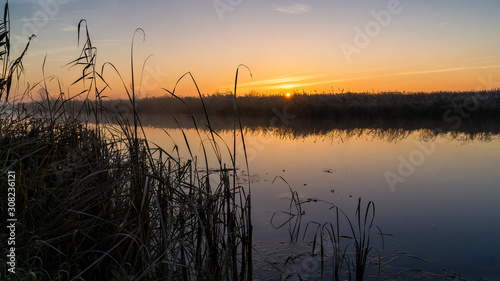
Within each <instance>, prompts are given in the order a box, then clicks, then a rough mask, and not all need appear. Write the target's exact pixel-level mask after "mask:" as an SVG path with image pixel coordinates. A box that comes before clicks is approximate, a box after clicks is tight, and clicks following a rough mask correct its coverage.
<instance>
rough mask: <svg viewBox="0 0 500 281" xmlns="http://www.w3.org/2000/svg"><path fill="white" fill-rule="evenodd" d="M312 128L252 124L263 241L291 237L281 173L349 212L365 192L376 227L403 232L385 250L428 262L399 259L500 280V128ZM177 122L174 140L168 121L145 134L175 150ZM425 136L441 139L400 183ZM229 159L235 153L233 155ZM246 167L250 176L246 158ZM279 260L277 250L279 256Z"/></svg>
mask: <svg viewBox="0 0 500 281" xmlns="http://www.w3.org/2000/svg"><path fill="white" fill-rule="evenodd" d="M188 121H189V120H188ZM197 122H198V123H197V124H198V125H199V127H200V128H203V126H206V125H203V124H204V122H203V118H199V120H198V121H197ZM226 122H227V123H226V125H225V126H223V127H222V128H221V127H219V126H220V123H217V122H215V121H214V122H212V124H214V126H218V127H217V128H218V131H217V135H218V136H219V137H220V141H224V142H226V143H229V144H231V143H232V138H233V131H232V128H233V126H234V124H233V123H232V122H231V121H230V120H229V121H227V120H226ZM243 123H244V124H245V122H243ZM326 123H328V122H326ZM145 124H147V123H145V122H143V125H145ZM159 124H161V122H159V123H158V125H159ZM170 124H171V123H170ZM191 124H192V122H191ZM205 124H206V123H205ZM217 124H219V125H217ZM149 125H151V123H149ZM171 125H172V124H171ZM313 125H314V124H310V123H309V124H308V123H301V124H299V122H295V123H293V122H292V123H290V124H289V126H282V127H281V128H279V127H266V126H263V125H255V126H252V125H249V124H248V123H246V125H245V127H244V133H245V143H246V146H247V153H248V156H249V163H250V175H251V178H252V179H253V182H252V206H253V211H252V213H253V216H254V220H253V224H254V238H255V241H256V243H283V242H288V239H287V237H288V236H289V235H288V234H287V233H286V231H285V232H282V231H281V232H280V231H279V230H274V229H273V228H272V226H271V225H270V223H269V222H270V220H271V218H272V216H273V214H274V213H275V212H276V211H281V210H286V208H287V206H289V202H290V190H289V187H288V186H287V184H284V183H283V182H281V181H274V179H275V178H276V177H277V176H280V177H282V178H284V179H286V181H287V183H288V184H289V185H290V186H291V187H292V189H293V190H294V191H296V192H297V193H298V194H299V195H300V198H305V199H307V200H309V199H318V200H316V201H318V202H330V203H332V204H334V205H335V206H339V207H340V208H341V209H342V210H345V211H346V212H350V213H354V210H355V205H356V202H357V199H358V198H359V197H361V198H362V199H363V200H364V201H373V202H375V203H376V206H377V224H378V225H379V226H380V227H381V228H382V229H383V231H384V232H386V233H391V234H394V235H395V236H394V237H393V238H391V239H387V241H386V252H385V253H384V255H387V256H391V255H394V253H396V252H412V253H413V252H417V253H420V254H421V256H422V257H423V258H425V259H426V260H429V263H424V262H421V261H415V260H411V259H406V260H404V259H403V258H401V259H398V260H396V261H395V262H394V263H391V266H402V267H406V268H408V267H412V268H418V269H424V270H428V271H432V272H440V269H441V268H447V269H449V270H450V271H458V272H460V273H461V274H465V275H469V276H471V277H473V278H474V279H473V280H476V279H478V278H480V277H489V278H493V280H496V279H498V277H500V270H499V269H498V268H497V267H496V265H497V264H498V262H500V254H499V253H500V244H498V243H497V240H498V237H499V236H500V225H498V221H499V220H500V215H499V214H500V209H499V207H498V202H497V201H498V198H500V190H499V189H498V188H497V183H498V182H500V174H499V173H498V171H497V170H498V166H499V165H500V142H499V141H498V140H499V139H500V138H499V131H498V130H497V129H495V128H496V127H495V126H493V125H491V124H490V125H488V126H486V125H485V124H482V126H481V127H477V128H476V127H471V128H470V129H468V130H465V128H466V127H462V128H461V129H462V130H437V129H435V128H436V127H430V128H425V127H422V126H415V127H413V128H412V126H401V127H389V128H386V127H384V126H379V127H376V126H374V127H349V126H344V127H342V126H330V127H328V126H326V127H315V126H313ZM178 127H179V124H176V125H175V126H174V125H172V126H170V127H167V128H166V130H167V131H168V132H169V133H170V135H171V136H172V138H173V140H171V139H170V138H168V137H166V134H165V132H164V131H163V129H165V128H163V127H158V128H154V127H153V126H151V127H147V128H145V131H146V134H147V135H148V138H149V140H151V141H152V142H154V143H156V144H158V145H160V146H162V147H165V148H169V147H173V145H172V142H175V143H176V144H178V145H179V146H182V144H183V143H184V142H185V140H184V138H183V134H182V133H181V132H180V129H172V128H178ZM187 127H189V126H187ZM437 128H439V127H437ZM481 128H489V129H488V130H482V129H481ZM182 130H183V132H184V134H185V135H186V137H187V139H188V140H189V141H190V143H191V147H192V148H197V147H198V148H199V145H197V144H196V141H200V137H199V136H198V132H196V131H195V130H194V129H189V128H183V129H182ZM200 132H201V135H202V137H201V141H203V140H204V139H206V138H210V137H209V134H208V131H203V130H200ZM424 142H425V143H427V147H429V146H431V145H432V146H433V150H432V153H431V154H429V155H426V158H425V159H424V160H425V161H422V162H419V163H417V164H418V165H415V166H414V167H413V168H414V170H413V172H412V173H411V174H409V175H405V177H404V181H403V182H398V183H397V185H396V186H395V188H394V189H391V188H390V186H389V185H388V182H387V181H386V178H385V177H384V174H385V173H386V172H388V171H389V172H392V173H394V174H398V169H399V168H400V166H401V159H402V158H404V159H406V160H408V159H409V158H410V157H411V155H412V153H414V151H416V150H418V149H419V145H418V144H417V143H424ZM221 147H222V145H221ZM180 149H181V155H182V154H183V153H184V155H187V152H186V151H184V152H182V147H180ZM199 152H200V153H201V149H200V151H199ZM193 153H196V149H193ZM238 153H243V151H242V150H239V151H238ZM209 158H210V157H209ZM226 159H229V156H227V155H226ZM239 159H240V160H242V159H243V158H242V157H239ZM238 168H239V171H241V172H242V173H248V171H246V166H245V165H244V163H240V164H239V167H238ZM243 170H244V171H243ZM332 190H333V192H332ZM302 206H303V208H304V210H305V215H304V217H303V221H304V222H308V221H316V222H319V223H325V222H328V221H330V220H331V212H329V211H328V208H329V207H330V206H331V205H329V204H321V203H315V200H309V201H308V202H307V203H304V204H303V205H302ZM266 245H267V244H266ZM269 247H274V246H269ZM291 254H292V253H291ZM278 258H279V257H277V256H275V257H272V259H273V260H276V259H278ZM282 262H284V261H282ZM273 272H274V271H273ZM438 279H439V278H438Z"/></svg>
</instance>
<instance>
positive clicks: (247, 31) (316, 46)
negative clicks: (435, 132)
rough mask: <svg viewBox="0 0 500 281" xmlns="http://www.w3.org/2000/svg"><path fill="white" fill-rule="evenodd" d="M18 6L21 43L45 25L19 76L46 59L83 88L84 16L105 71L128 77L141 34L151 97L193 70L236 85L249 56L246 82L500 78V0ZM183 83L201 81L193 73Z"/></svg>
mask: <svg viewBox="0 0 500 281" xmlns="http://www.w3.org/2000/svg"><path fill="white" fill-rule="evenodd" d="M9 7H10V18H11V42H12V46H13V53H14V54H15V53H20V52H21V51H22V49H23V45H24V44H25V42H26V40H27V37H28V36H29V35H31V34H35V35H36V38H35V39H34V40H33V41H32V43H31V45H30V48H29V51H28V54H27V56H26V58H25V61H24V65H25V69H26V74H25V76H24V77H23V78H22V79H21V84H23V83H30V85H33V84H35V83H36V82H39V81H41V80H42V79H43V77H44V76H43V72H42V66H43V65H44V73H45V77H48V76H55V77H58V78H59V79H60V81H61V82H62V88H63V91H64V92H67V93H73V94H74V93H77V92H78V91H79V90H78V87H81V83H78V84H76V85H71V84H72V83H73V82H74V81H75V80H76V79H77V78H78V76H79V75H81V71H82V69H81V68H69V67H68V66H65V64H67V63H68V62H70V61H72V60H73V59H75V58H77V57H78V55H79V54H80V49H81V46H82V45H81V42H80V46H79V45H78V32H77V26H78V23H79V21H80V20H81V19H85V20H86V22H87V24H88V29H89V34H90V37H91V40H92V43H93V45H94V46H95V47H96V48H97V63H98V69H99V71H100V69H101V65H103V64H104V63H105V62H110V63H112V64H113V65H114V66H115V67H116V68H117V69H118V71H119V72H120V75H121V76H122V77H123V79H124V80H125V86H126V87H130V86H131V44H132V40H133V38H135V39H134V40H133V42H134V50H133V51H134V52H133V53H134V73H135V76H136V77H135V85H136V89H139V86H140V91H138V93H140V95H141V96H142V97H144V96H159V95H163V94H165V93H166V91H164V90H163V88H165V89H169V90H172V89H173V88H174V86H175V84H176V82H177V81H178V79H179V78H180V77H181V76H182V75H183V74H185V73H186V72H190V73H191V74H192V75H193V77H194V78H195V80H196V83H197V85H198V87H199V89H200V91H201V92H202V93H203V94H212V93H215V92H222V93H224V92H227V91H232V90H233V88H234V81H235V74H236V69H237V67H238V66H239V65H240V64H244V65H246V66H248V68H249V69H250V71H251V73H252V76H250V75H249V71H248V70H247V69H246V68H240V72H239V74H240V75H239V78H238V92H239V93H241V94H244V93H249V92H257V93H260V94H271V93H286V92H294V91H298V92H302V91H305V92H309V93H314V92H317V93H322V92H335V93H337V92H342V91H343V92H347V91H351V92H381V91H406V92H416V91H441V90H442V91H467V90H479V89H491V88H500V17H498V14H499V13H500V1H497V0H476V1H463V0H440V1H437V0H371V1H368V0H363V1H361V0H349V1H347V0H344V1H339V0H329V1H326V0H321V1H320V0H297V1H289V0H267V1H264V0H171V1H160V0H143V1H137V0H136V1H132V0H113V1H97V0H86V1H83V0H17V1H10V2H9ZM137 28H141V29H142V30H143V31H144V35H145V36H143V33H141V32H139V33H135V31H136V29H137ZM134 34H135V37H134ZM44 60H45V64H44ZM142 69H144V70H143V71H142V73H143V75H142V79H141V77H140V76H141V75H140V73H141V70H142ZM103 77H104V79H105V80H106V81H107V82H108V83H109V85H110V86H111V90H109V91H106V92H105V93H106V94H107V95H108V96H110V97H125V91H124V88H123V87H124V86H123V85H122V84H121V82H120V81H119V80H118V75H116V73H114V72H113V70H112V68H111V67H109V66H107V67H105V68H104V73H103ZM54 81H55V80H52V82H51V83H50V85H51V86H50V87H55V84H56V83H55V82H54ZM176 90H177V93H179V94H180V95H194V94H195V93H196V88H195V86H194V83H193V82H192V81H191V80H190V79H183V80H181V82H180V83H179V85H178V87H177V89H176Z"/></svg>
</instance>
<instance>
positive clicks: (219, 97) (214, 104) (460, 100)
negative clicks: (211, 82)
mask: <svg viewBox="0 0 500 281" xmlns="http://www.w3.org/2000/svg"><path fill="white" fill-rule="evenodd" d="M232 99H233V94H232V93H228V94H221V93H217V94H212V95H204V101H205V105H206V107H208V108H210V114H211V116H213V117H222V118H224V117H231V112H232V106H231V103H232ZM237 100H238V104H239V105H240V106H239V111H240V115H241V117H242V118H248V117H252V118H264V119H269V118H272V117H274V115H275V110H278V111H280V112H282V109H283V108H285V107H286V112H288V113H293V114H297V115H299V116H300V118H302V119H303V120H318V119H329V120H335V121H350V120H360V121H362V120H364V121H377V120H379V119H390V118H397V119H402V120H415V119H426V120H443V115H444V114H445V113H447V112H448V111H449V110H450V109H451V110H452V112H449V113H448V114H449V115H450V117H451V116H452V115H453V114H458V113H460V114H461V115H464V116H468V115H467V113H469V114H470V113H473V114H471V115H472V116H471V118H477V119H498V118H500V114H499V113H498V112H499V109H500V90H499V89H493V90H484V91H462V92H414V93H406V92H404V93H403V92H381V93H354V92H346V93H343V92H342V93H320V94H318V93H314V94H313V93H307V92H296V93H295V94H293V95H292V96H291V97H286V96H284V95H272V94H270V95H255V94H249V95H242V96H238V97H237ZM112 102H113V101H107V102H105V103H104V104H105V105H107V107H110V105H111V103H112ZM184 102H185V103H186V104H187V105H188V106H189V108H190V110H191V112H194V113H195V114H203V107H202V106H201V105H200V104H199V102H198V100H197V98H196V97H186V98H185V99H184ZM166 109H168V110H169V111H171V112H172V113H174V114H176V115H183V114H190V113H191V112H189V111H188V110H187V109H186V108H185V107H184V105H183V104H181V103H178V102H175V101H174V98H173V97H171V96H168V95H167V96H160V97H148V98H142V99H140V100H138V101H137V110H138V112H139V114H144V115H145V114H155V113H161V112H164V111H165V110H166ZM458 110H462V111H463V112H464V113H462V112H459V111H458ZM466 118H468V117H466Z"/></svg>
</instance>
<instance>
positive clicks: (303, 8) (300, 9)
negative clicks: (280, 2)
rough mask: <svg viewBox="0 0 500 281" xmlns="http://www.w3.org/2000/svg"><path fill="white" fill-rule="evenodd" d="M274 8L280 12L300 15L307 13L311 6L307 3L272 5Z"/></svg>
mask: <svg viewBox="0 0 500 281" xmlns="http://www.w3.org/2000/svg"><path fill="white" fill-rule="evenodd" d="M274 10H275V11H278V12H280V13H286V14H292V15H300V14H304V13H307V12H308V11H309V10H311V6H309V5H307V4H293V5H290V6H274Z"/></svg>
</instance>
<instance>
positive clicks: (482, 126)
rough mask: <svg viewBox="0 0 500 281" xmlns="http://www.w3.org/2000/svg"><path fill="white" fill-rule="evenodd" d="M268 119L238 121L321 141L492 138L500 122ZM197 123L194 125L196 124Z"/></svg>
mask: <svg viewBox="0 0 500 281" xmlns="http://www.w3.org/2000/svg"><path fill="white" fill-rule="evenodd" d="M141 122H142V124H143V125H144V126H150V127H153V128H184V129H194V128H199V129H208V125H207V124H208V122H207V121H206V118H205V117H204V116H180V117H179V116H178V117H176V120H174V119H173V118H171V117H168V116H159V115H156V114H144V115H142V116H141ZM270 123H273V122H270V121H269V120H268V119H261V118H246V119H242V120H241V124H242V126H243V127H244V129H245V132H246V134H252V135H255V134H262V135H264V136H271V135H273V136H277V137H279V138H280V139H283V140H286V139H288V140H297V139H303V138H308V137H316V138H318V140H322V141H332V140H340V141H341V142H345V141H349V140H351V139H358V138H367V140H370V139H371V140H383V141H387V142H397V141H400V140H403V139H405V138H407V137H408V136H410V135H417V136H418V137H419V138H420V139H421V140H424V141H430V140H433V139H435V138H437V137H445V138H446V139H450V140H459V141H461V142H473V141H475V140H477V141H491V140H492V139H494V137H495V136H497V135H499V134H500V124H498V123H496V122H493V121H485V120H482V121H480V120H464V121H463V122H462V123H461V126H460V127H458V128H452V127H453V126H451V124H449V123H446V122H442V121H441V122H440V121H435V120H418V121H408V120H405V121H398V120H392V121H390V120H384V121H383V122H382V121H380V122H375V123H366V122H357V121H354V122H337V121H332V120H328V119H314V120H308V119H299V118H296V119H293V120H292V121H290V122H287V123H286V124H280V126H269V124H270ZM195 124H196V126H195ZM210 124H211V127H212V129H214V130H216V131H220V132H228V131H231V132H232V131H233V129H234V126H235V122H234V120H232V119H231V118H224V119H223V118H211V120H210ZM274 124H276V123H275V122H274Z"/></svg>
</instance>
